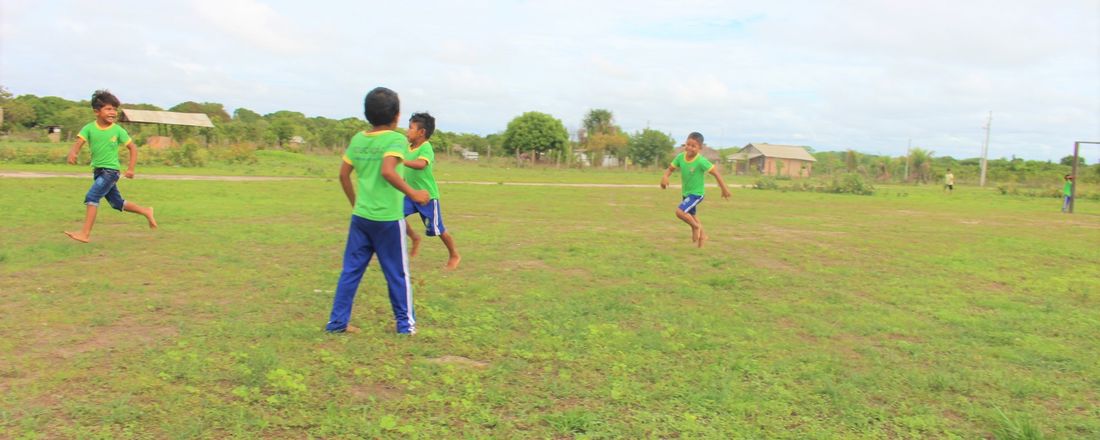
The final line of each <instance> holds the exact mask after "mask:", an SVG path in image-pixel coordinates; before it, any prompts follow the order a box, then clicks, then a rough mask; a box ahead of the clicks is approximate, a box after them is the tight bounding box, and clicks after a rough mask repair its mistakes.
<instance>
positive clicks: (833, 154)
mask: <svg viewBox="0 0 1100 440" xmlns="http://www.w3.org/2000/svg"><path fill="white" fill-rule="evenodd" d="M0 108H3V111H4V122H3V125H0V132H3V133H8V134H9V135H12V136H20V137H21V138H24V139H31V140H44V139H45V138H46V134H45V130H44V128H45V127H47V126H60V127H61V133H60V134H61V139H62V140H63V141H72V140H73V139H74V138H75V136H76V134H77V133H78V132H79V130H80V128H81V127H83V126H84V124H87V123H88V122H89V121H91V120H92V118H93V117H92V114H91V111H90V104H89V101H87V100H82V101H70V100H67V99H64V98H59V97H56V96H44V97H39V96H35V95H32V94H24V95H19V96H13V95H12V94H11V93H10V92H9V91H8V90H7V89H5V88H4V87H3V86H0ZM123 108H124V109H125V108H132V109H141V110H167V111H174V112H185V113H203V114H206V115H207V116H209V117H210V119H211V121H213V122H214V128H213V129H203V128H197V127H184V126H168V127H167V128H166V130H167V133H161V132H158V130H161V128H160V127H157V126H151V125H144V124H134V125H131V126H128V127H127V129H128V130H130V131H131V134H132V135H133V136H134V137H135V139H136V140H137V141H138V142H139V143H142V142H144V140H145V139H146V138H147V137H149V136H154V135H158V134H164V135H169V136H171V137H173V138H174V139H176V140H177V141H179V142H180V143H185V142H193V143H205V144H209V145H239V144H249V145H251V146H253V147H255V148H260V149H263V148H276V147H277V148H283V149H289V150H292V151H298V150H313V151H333V152H339V151H342V150H343V148H344V147H345V146H346V145H347V141H348V139H350V138H351V136H352V135H354V134H355V133H356V132H357V131H360V130H365V129H368V128H369V127H370V124H368V123H367V122H366V121H365V120H363V118H358V117H355V118H343V119H330V118H325V117H320V116H316V117H307V116H306V115H305V114H303V113H300V112H295V111H289V110H281V111H277V112H273V113H268V114H260V113H258V112H255V111H252V110H250V109H247V108H238V109H236V110H234V111H233V112H232V113H230V112H228V111H227V110H226V109H225V107H224V105H222V104H220V103H213V102H194V101H187V102H182V103H179V104H176V105H174V106H172V107H169V108H167V109H163V108H161V107H158V106H155V105H151V104H142V103H136V104H130V103H125V104H123ZM299 139H300V140H301V142H292V141H297V140H299ZM432 144H433V145H435V146H436V147H437V148H439V149H441V150H442V151H451V150H453V149H457V148H461V149H465V150H469V151H473V152H477V153H479V154H480V155H488V156H498V157H499V156H511V157H517V158H521V159H525V160H530V161H544V162H545V161H552V162H556V163H559V164H566V165H569V164H576V163H578V162H580V161H583V162H585V163H587V164H590V165H593V166H599V165H602V164H604V163H605V158H614V162H617V163H619V164H622V165H624V166H625V164H626V163H628V162H629V163H631V164H634V165H638V166H663V165H664V164H665V163H667V162H668V161H669V160H671V159H672V153H673V151H674V147H675V145H676V142H675V140H674V139H673V137H672V136H671V135H670V134H668V133H664V132H661V131H659V130H653V129H648V128H647V129H643V130H640V131H637V132H634V133H627V132H625V131H624V130H623V129H622V128H621V127H620V126H619V125H618V124H617V123H616V121H615V117H614V113H613V112H612V111H611V110H608V109H601V108H597V109H591V110H589V111H588V112H587V113H586V114H585V115H584V116H583V118H582V120H581V128H580V129H578V130H577V131H576V133H574V136H570V133H569V132H568V131H567V130H566V128H565V124H563V123H562V121H561V120H560V119H557V118H555V117H554V116H552V115H549V114H546V113H541V112H537V111H531V112H526V113H523V114H521V115H519V116H516V117H515V118H514V119H512V121H510V122H509V123H508V125H507V127H506V128H505V129H504V131H503V132H500V133H494V134H489V135H486V136H482V135H478V134H474V133H458V132H449V131H445V130H438V131H436V134H435V135H434V136H433V137H432ZM739 149H740V147H734V148H728V149H719V152H720V154H721V155H722V156H723V159H724V158H725V157H726V156H727V155H728V154H730V153H733V152H736V151H737V150H739ZM810 151H811V153H812V154H813V155H814V157H815V158H816V159H817V163H816V164H815V165H814V174H835V173H858V174H861V175H863V176H865V177H867V178H871V179H875V180H877V181H882V182H909V183H929V182H932V181H934V180H938V179H941V178H942V176H943V174H944V173H945V171H946V170H947V169H948V168H951V169H952V170H953V172H954V174H955V176H956V177H957V178H959V179H961V180H971V179H973V180H977V173H978V171H977V169H978V163H979V159H977V158H971V159H954V158H952V157H935V154H934V152H932V151H931V150H927V149H922V148H914V149H912V150H911V151H910V153H909V154H908V155H906V156H877V155H870V154H861V153H858V152H856V151H854V150H847V151H828V152H813V150H812V149H810ZM1070 164H1072V156H1069V157H1065V158H1063V159H1062V160H1061V161H1060V162H1059V163H1053V162H1050V161H1033V160H1023V159H1018V158H1015V157H1013V158H1011V159H1005V158H1002V159H994V160H990V161H988V171H987V177H988V178H989V179H991V180H995V181H1017V182H1028V181H1030V180H1032V179H1050V178H1052V177H1051V176H1056V175H1059V173H1063V174H1064V173H1065V172H1068V166H1069V165H1070ZM1081 165H1086V164H1085V163H1084V162H1083V161H1082V163H1081ZM1081 173H1082V175H1083V177H1085V178H1086V180H1094V179H1096V178H1097V177H1096V176H1100V165H1094V166H1092V167H1088V166H1085V167H1084V168H1082V170H1081Z"/></svg>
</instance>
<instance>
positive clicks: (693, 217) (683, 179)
mask: <svg viewBox="0 0 1100 440" xmlns="http://www.w3.org/2000/svg"><path fill="white" fill-rule="evenodd" d="M702 148H703V135H702V134H699V133H698V132H692V133H691V134H689V135H688V139H687V142H686V143H685V144H684V152H683V153H680V154H678V155H676V158H675V159H673V160H672V164H670V165H669V167H668V170H666V171H665V175H664V177H662V178H661V189H665V188H668V177H669V176H670V175H672V172H673V171H676V170H677V169H679V170H680V186H681V188H682V190H681V195H682V196H683V197H684V198H683V200H682V201H681V202H680V206H679V207H677V208H676V218H678V219H680V220H683V222H684V223H687V224H688V226H691V241H693V242H695V244H696V245H697V246H699V247H703V242H705V241H706V240H707V234H705V233H703V223H702V222H700V221H699V216H698V215H697V214H696V213H695V212H696V209H698V207H699V204H700V203H702V202H703V195H704V193H705V189H706V188H705V184H704V178H703V174H706V173H710V174H712V175H714V179H715V180H717V181H718V187H719V188H722V197H723V198H726V199H728V198H730V190H729V188H726V182H725V181H724V180H722V175H721V174H718V167H715V166H714V165H713V164H711V163H710V161H709V160H707V158H706V157H703V155H702V154H699V152H700V151H701V150H702Z"/></svg>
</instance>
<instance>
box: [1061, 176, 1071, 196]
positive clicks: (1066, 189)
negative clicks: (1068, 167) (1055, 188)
mask: <svg viewBox="0 0 1100 440" xmlns="http://www.w3.org/2000/svg"><path fill="white" fill-rule="evenodd" d="M1062 194H1065V195H1066V197H1069V196H1072V195H1073V182H1072V181H1069V180H1067V181H1066V184H1065V185H1064V186H1062Z"/></svg>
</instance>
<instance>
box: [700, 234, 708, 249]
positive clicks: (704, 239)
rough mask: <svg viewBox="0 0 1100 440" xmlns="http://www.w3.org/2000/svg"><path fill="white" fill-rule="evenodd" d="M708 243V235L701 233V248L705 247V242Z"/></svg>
mask: <svg viewBox="0 0 1100 440" xmlns="http://www.w3.org/2000/svg"><path fill="white" fill-rule="evenodd" d="M704 241H707V234H704V233H702V232H700V233H699V247H703V242H704Z"/></svg>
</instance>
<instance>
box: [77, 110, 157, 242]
mask: <svg viewBox="0 0 1100 440" xmlns="http://www.w3.org/2000/svg"><path fill="white" fill-rule="evenodd" d="M119 106H120V103H119V101H118V98H116V97H115V95H112V94H111V92H109V91H106V90H96V91H95V93H93V94H92V110H93V111H95V121H92V122H89V123H88V125H85V126H84V128H82V129H80V134H78V135H76V136H77V139H76V142H75V143H74V144H73V148H72V150H70V151H69V163H70V164H72V165H76V157H77V154H79V153H80V148H81V147H83V146H84V144H85V143H87V144H88V145H90V146H91V147H90V148H91V149H92V179H93V181H94V182H93V183H92V187H91V188H89V189H88V193H87V194H85V195H84V205H85V206H86V208H85V212H84V228H83V229H81V230H80V231H79V232H71V231H65V235H68V236H69V238H72V239H73V240H76V241H79V242H81V243H87V242H89V241H91V239H92V226H93V225H95V217H96V213H98V211H99V201H100V200H101V199H103V198H104V197H107V202H108V203H110V204H111V207H112V208H115V209H117V210H119V211H126V212H132V213H135V214H141V215H142V216H144V217H145V220H146V221H148V222H149V227H150V228H152V229H156V227H157V220H156V219H155V218H153V208H152V207H149V208H146V207H144V206H141V205H138V204H137V203H134V202H131V201H128V200H126V199H123V198H122V194H121V193H119V191H118V185H117V184H118V178H119V173H118V170H119V168H121V166H120V164H119V161H118V147H119V146H121V145H125V146H126V149H128V150H130V165H129V166H128V167H127V168H126V173H124V174H123V175H124V176H126V178H127V179H133V178H134V165H135V164H137V145H134V141H133V140H132V139H130V134H129V133H126V130H125V129H123V128H122V127H121V126H119V125H117V124H115V120H116V119H117V118H118V110H119Z"/></svg>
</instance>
